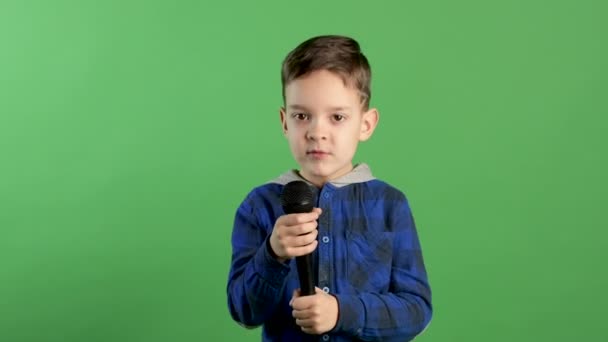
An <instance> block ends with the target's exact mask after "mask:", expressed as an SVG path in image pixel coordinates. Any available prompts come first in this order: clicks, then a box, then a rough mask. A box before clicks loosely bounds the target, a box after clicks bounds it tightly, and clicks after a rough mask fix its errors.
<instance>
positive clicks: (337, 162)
mask: <svg viewBox="0 0 608 342" xmlns="http://www.w3.org/2000/svg"><path fill="white" fill-rule="evenodd" d="M285 104H286V107H285V108H281V111H280V114H281V123H282V125H283V132H284V134H285V136H286V137H287V139H288V141H289V146H290V148H291V153H292V154H293V156H294V158H295V159H296V161H297V162H298V164H299V165H300V168H301V169H300V173H301V175H302V176H303V177H304V178H305V179H307V180H308V181H310V182H311V183H313V184H315V185H317V186H322V185H323V184H324V183H325V182H327V181H329V180H332V179H335V178H338V177H340V176H343V175H345V174H347V173H348V172H350V171H351V170H352V168H353V164H352V159H353V157H354V155H355V152H356V150H357V145H358V143H359V141H365V140H367V139H368V138H369V137H370V136H371V135H372V133H373V131H374V128H375V127H376V124H377V122H378V112H377V111H376V109H373V108H372V109H370V110H368V111H366V112H363V108H362V106H361V97H360V95H359V92H358V91H357V90H356V89H355V88H352V87H347V86H346V85H345V84H344V82H343V81H342V78H340V76H338V75H336V74H334V73H332V72H330V71H327V70H320V71H315V72H312V73H310V74H308V75H305V76H303V77H300V78H298V79H296V80H293V81H291V82H290V83H288V84H287V86H286V88H285Z"/></svg>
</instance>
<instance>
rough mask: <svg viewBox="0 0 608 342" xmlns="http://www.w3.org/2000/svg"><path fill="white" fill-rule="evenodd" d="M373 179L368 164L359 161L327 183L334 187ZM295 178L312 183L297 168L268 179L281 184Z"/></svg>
mask: <svg viewBox="0 0 608 342" xmlns="http://www.w3.org/2000/svg"><path fill="white" fill-rule="evenodd" d="M373 179H375V177H374V176H373V175H372V171H371V169H370V168H369V166H368V165H367V164H365V163H361V164H357V165H355V167H354V168H353V169H352V170H351V171H350V172H349V173H347V174H345V175H344V176H342V177H339V178H336V179H332V180H330V181H328V183H330V184H331V185H333V186H335V187H336V188H340V187H343V186H346V185H349V184H353V183H363V182H367V181H370V180H373ZM296 180H300V181H304V182H306V183H308V184H311V185H312V183H310V182H309V181H307V180H306V179H304V178H302V176H300V173H299V172H298V170H289V171H287V172H285V173H283V174H282V175H280V176H279V177H277V178H275V179H273V180H272V181H270V183H278V184H281V185H285V184H287V183H289V182H293V181H296Z"/></svg>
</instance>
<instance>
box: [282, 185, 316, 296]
mask: <svg viewBox="0 0 608 342" xmlns="http://www.w3.org/2000/svg"><path fill="white" fill-rule="evenodd" d="M281 205H282V206H283V211H284V212H285V214H298V213H309V212H311V211H312V209H313V208H314V195H313V193H312V190H311V189H310V187H309V185H308V184H307V183H306V182H303V181H293V182H289V183H287V184H285V187H284V188H283V193H282V194H281ZM296 264H297V266H298V277H299V278H300V294H301V295H302V296H310V295H313V294H315V285H314V283H313V278H312V256H311V255H310V254H307V255H302V256H299V257H296Z"/></svg>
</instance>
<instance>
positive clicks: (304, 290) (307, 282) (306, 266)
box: [296, 254, 315, 296]
mask: <svg viewBox="0 0 608 342" xmlns="http://www.w3.org/2000/svg"><path fill="white" fill-rule="evenodd" d="M296 264H297V266H298V277H299V278H300V294H301V295H302V296H310V295H313V294H315V285H314V283H313V279H312V257H311V255H310V254H307V255H302V256H299V257H296Z"/></svg>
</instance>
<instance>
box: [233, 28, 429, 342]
mask: <svg viewBox="0 0 608 342" xmlns="http://www.w3.org/2000/svg"><path fill="white" fill-rule="evenodd" d="M370 82H371V71H370V66H369V64H368V61H367V59H366V57H365V56H364V55H363V54H362V53H361V50H360V48H359V44H358V43H357V42H356V41H355V40H353V39H351V38H348V37H344V36H319V37H314V38H311V39H309V40H307V41H305V42H303V43H302V44H300V45H299V46H298V47H296V48H295V49H294V50H293V51H291V52H290V53H289V54H288V55H287V57H286V58H285V60H284V62H283V67H282V83H283V100H284V104H285V106H284V107H282V108H281V109H280V117H281V125H282V128H283V133H284V135H285V136H286V138H287V140H288V142H289V146H290V148H291V152H292V154H293V156H294V158H295V160H296V161H297V163H298V164H299V166H300V170H292V171H289V172H287V173H285V174H283V175H281V176H279V177H278V178H277V179H275V180H274V181H272V182H269V183H267V184H264V185H261V186H259V187H257V188H255V189H253V190H252V191H251V192H250V193H249V194H248V195H247V197H246V199H245V200H244V201H243V202H242V203H241V205H240V206H239V208H238V210H237V212H236V216H235V222H234V227H233V235H232V248H233V253H232V263H231V268H230V274H229V278H228V286H227V292H228V307H229V310H230V314H231V315H232V317H233V319H234V320H236V321H237V322H239V323H240V324H241V325H243V326H246V327H257V326H260V325H263V329H262V339H263V340H264V341H319V340H321V341H329V340H332V341H355V340H365V341H371V340H384V341H409V340H412V339H413V338H414V337H415V336H416V335H418V334H419V333H420V332H421V331H422V330H424V329H425V328H426V326H427V325H428V324H429V322H430V319H431V314H432V307H431V290H430V287H429V283H428V280H427V275H426V270H425V266H424V263H423V259H422V252H421V249H420V244H419V241H418V236H417V233H416V228H415V224H414V220H413V217H412V213H411V211H410V208H409V205H408V202H407V199H406V198H405V196H404V195H403V194H402V193H401V192H400V191H399V190H397V189H395V188H393V187H392V186H390V185H388V184H386V183H384V182H382V181H380V180H378V179H375V178H374V177H373V176H372V173H371V171H370V168H369V167H368V166H367V165H366V164H358V165H353V163H352V159H353V157H354V155H355V152H356V149H357V145H358V143H359V141H365V140H367V139H369V138H370V136H371V135H372V133H373V131H374V129H375V127H376V124H377V123H378V111H377V110H376V109H374V108H370V107H369V101H370V93H371V92H370ZM294 180H303V181H305V182H307V183H308V184H310V186H311V188H312V189H313V192H314V195H315V198H316V200H317V203H316V207H315V208H314V209H313V211H312V212H310V213H303V214H289V215H285V214H284V212H283V209H282V206H281V201H280V196H281V192H282V190H283V187H284V185H285V184H287V183H289V182H291V181H294ZM309 253H312V257H313V260H314V268H313V269H314V270H315V272H313V273H314V274H313V277H314V280H315V284H316V285H317V288H316V293H315V294H313V295H310V296H300V295H299V291H298V287H299V281H298V273H297V269H296V265H295V257H297V256H302V255H306V254H309Z"/></svg>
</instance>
